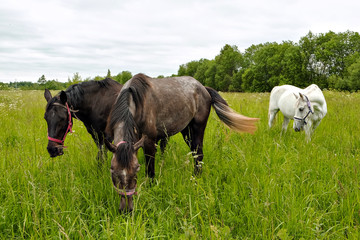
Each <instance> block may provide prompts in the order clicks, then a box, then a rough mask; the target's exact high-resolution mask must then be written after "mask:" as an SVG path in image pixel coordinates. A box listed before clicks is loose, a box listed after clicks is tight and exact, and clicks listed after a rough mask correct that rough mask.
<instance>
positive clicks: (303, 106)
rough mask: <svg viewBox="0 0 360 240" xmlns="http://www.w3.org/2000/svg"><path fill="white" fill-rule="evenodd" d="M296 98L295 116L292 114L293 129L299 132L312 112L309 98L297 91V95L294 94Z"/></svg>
mask: <svg viewBox="0 0 360 240" xmlns="http://www.w3.org/2000/svg"><path fill="white" fill-rule="evenodd" d="M294 95H295V98H296V102H295V116H294V126H293V128H294V130H295V131H296V132H299V131H301V130H303V129H304V126H305V125H306V124H307V121H308V117H309V115H310V114H312V113H314V111H313V110H312V107H311V103H310V101H309V98H308V97H307V96H306V95H304V94H301V93H299V96H298V95H296V94H294Z"/></svg>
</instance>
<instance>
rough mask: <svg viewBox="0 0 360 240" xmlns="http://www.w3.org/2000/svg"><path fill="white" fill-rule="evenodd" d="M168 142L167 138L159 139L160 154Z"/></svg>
mask: <svg viewBox="0 0 360 240" xmlns="http://www.w3.org/2000/svg"><path fill="white" fill-rule="evenodd" d="M167 142H168V139H167V138H162V139H160V150H161V153H162V154H163V153H164V151H165V147H166V144H167Z"/></svg>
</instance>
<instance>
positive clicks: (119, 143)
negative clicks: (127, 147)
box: [116, 141, 126, 147]
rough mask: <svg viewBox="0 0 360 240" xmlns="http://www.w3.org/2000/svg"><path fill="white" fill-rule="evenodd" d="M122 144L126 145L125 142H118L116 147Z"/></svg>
mask: <svg viewBox="0 0 360 240" xmlns="http://www.w3.org/2000/svg"><path fill="white" fill-rule="evenodd" d="M123 143H126V141H120V142H118V144H116V147H118V146H119V145H121V144H123Z"/></svg>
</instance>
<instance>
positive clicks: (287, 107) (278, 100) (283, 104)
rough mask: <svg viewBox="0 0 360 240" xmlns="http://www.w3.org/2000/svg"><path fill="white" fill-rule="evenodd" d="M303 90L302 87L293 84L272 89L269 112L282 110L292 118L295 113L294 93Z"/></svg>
mask: <svg viewBox="0 0 360 240" xmlns="http://www.w3.org/2000/svg"><path fill="white" fill-rule="evenodd" d="M299 92H302V89H300V88H298V87H295V86H292V85H282V86H276V87H274V88H273V89H272V90H271V93H270V103H269V112H271V111H278V110H280V111H281V112H282V113H283V115H284V116H286V117H288V118H292V117H293V116H294V114H295V110H294V104H295V101H296V98H295V96H294V94H296V93H299Z"/></svg>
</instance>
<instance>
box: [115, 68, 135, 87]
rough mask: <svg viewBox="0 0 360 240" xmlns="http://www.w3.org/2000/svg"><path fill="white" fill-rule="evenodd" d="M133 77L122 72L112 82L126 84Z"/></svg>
mask: <svg viewBox="0 0 360 240" xmlns="http://www.w3.org/2000/svg"><path fill="white" fill-rule="evenodd" d="M132 77H133V76H132V74H131V72H129V71H122V72H121V73H119V74H118V75H116V76H115V78H114V80H115V81H117V82H119V83H121V84H124V83H126V82H127V81H128V80H129V79H131V78H132Z"/></svg>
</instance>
